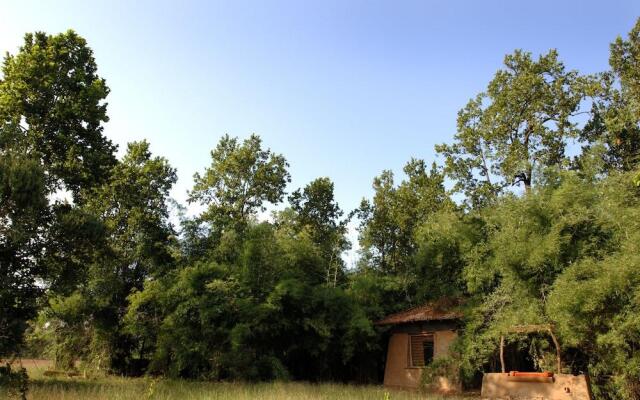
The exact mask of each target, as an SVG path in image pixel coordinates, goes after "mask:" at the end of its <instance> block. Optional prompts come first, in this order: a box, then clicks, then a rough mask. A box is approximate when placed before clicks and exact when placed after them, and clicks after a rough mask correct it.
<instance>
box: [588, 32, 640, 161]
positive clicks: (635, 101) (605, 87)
mask: <svg viewBox="0 0 640 400" xmlns="http://www.w3.org/2000/svg"><path fill="white" fill-rule="evenodd" d="M609 65H610V66H611V71H609V72H606V73H604V74H602V75H601V76H600V83H601V85H600V88H599V89H600V90H599V91H598V92H597V93H596V96H595V101H594V103H593V107H592V117H591V119H590V121H589V123H588V124H587V125H586V126H585V129H584V130H583V132H582V139H583V140H584V141H586V142H587V145H586V146H585V147H587V148H588V147H591V146H593V145H594V144H598V143H602V144H604V145H605V146H606V152H605V154H604V155H605V160H604V161H605V167H606V168H607V169H610V170H611V169H613V170H622V171H630V170H633V169H635V168H637V166H638V165H639V163H640V72H639V71H640V19H638V21H637V22H636V25H635V26H634V27H633V29H632V30H631V32H629V37H628V39H627V40H624V39H623V38H622V37H618V38H617V39H616V41H615V42H613V43H612V44H611V53H610V57H609Z"/></svg>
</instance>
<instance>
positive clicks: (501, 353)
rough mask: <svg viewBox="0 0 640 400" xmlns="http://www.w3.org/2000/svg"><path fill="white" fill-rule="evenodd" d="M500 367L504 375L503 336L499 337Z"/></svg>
mask: <svg viewBox="0 0 640 400" xmlns="http://www.w3.org/2000/svg"><path fill="white" fill-rule="evenodd" d="M500 367H501V369H502V373H503V374H504V372H505V371H504V335H501V336H500Z"/></svg>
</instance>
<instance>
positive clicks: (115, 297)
mask: <svg viewBox="0 0 640 400" xmlns="http://www.w3.org/2000/svg"><path fill="white" fill-rule="evenodd" d="M175 181H176V173H175V170H174V169H173V168H172V167H171V166H170V165H169V164H168V162H167V160H166V159H164V158H161V157H153V156H152V154H151V152H150V151H149V143H147V142H146V141H143V142H134V143H130V144H129V145H128V150H127V153H126V154H125V156H124V157H123V159H122V161H120V162H119V163H118V164H117V165H116V166H115V167H113V169H112V174H111V177H110V179H109V181H107V182H106V183H105V184H103V185H102V186H100V187H98V188H96V189H94V190H93V191H92V192H91V194H90V196H88V198H87V202H86V204H85V205H84V207H83V210H84V211H85V212H87V213H89V215H94V216H96V217H97V218H99V222H100V224H101V225H102V227H101V229H102V232H103V236H102V239H101V240H95V241H93V242H92V243H93V248H92V250H93V251H92V252H91V251H89V252H88V253H87V255H88V257H87V258H84V261H86V262H88V265H87V266H86V267H85V268H86V272H85V273H84V274H83V275H82V276H81V277H80V279H79V281H77V282H76V283H75V286H74V287H73V289H74V290H73V291H72V292H70V293H69V291H68V290H67V291H66V292H63V293H58V294H57V296H56V295H55V294H56V293H52V301H51V302H50V315H51V316H52V318H54V319H56V320H58V321H61V324H59V326H60V327H61V328H62V329H61V330H59V332H58V336H59V342H58V344H59V347H60V350H59V351H58V352H57V353H58V354H59V356H60V357H61V358H62V359H63V360H64V362H61V364H62V365H63V366H67V367H68V366H71V365H72V363H71V362H72V361H73V357H78V356H82V357H84V358H85V359H87V360H88V361H93V362H95V363H96V364H97V366H98V365H99V367H100V368H107V369H114V370H116V371H120V372H134V371H132V369H134V368H135V365H133V363H135V360H134V358H135V357H136V356H137V354H139V353H140V352H143V351H144V350H145V349H144V346H145V344H144V343H138V342H136V341H135V340H134V338H131V337H130V336H129V335H127V334H126V332H124V330H123V327H122V319H123V317H124V315H125V313H126V310H127V306H128V300H127V297H128V296H129V295H130V294H131V293H132V292H133V291H134V290H142V289H143V284H144V282H145V281H146V280H148V279H153V278H157V277H159V276H162V275H163V274H165V273H167V272H168V271H170V270H171V269H172V267H173V265H174V258H173V257H174V254H173V253H174V250H173V249H175V248H177V245H176V243H175V241H176V240H175V233H174V231H173V228H172V226H171V225H170V223H169V212H168V196H169V190H170V189H171V187H172V185H173V183H174V182H175ZM74 226H76V225H74V224H70V227H74ZM63 233H64V232H63ZM71 235H72V237H75V235H74V234H71ZM79 243H80V244H81V243H82V242H81V241H80V242H79ZM62 248H64V247H62ZM72 254H73V253H72ZM51 256H52V257H54V256H58V257H57V258H58V259H60V260H61V261H60V262H61V263H63V262H64V260H65V259H67V258H68V254H62V255H58V254H52V255H51ZM87 328H90V329H88V330H87ZM74 335H75V337H74ZM83 346H84V347H83ZM78 347H81V348H82V349H83V350H82V351H78ZM69 353H72V354H71V356H69ZM134 353H135V354H134ZM65 364H66V365H65Z"/></svg>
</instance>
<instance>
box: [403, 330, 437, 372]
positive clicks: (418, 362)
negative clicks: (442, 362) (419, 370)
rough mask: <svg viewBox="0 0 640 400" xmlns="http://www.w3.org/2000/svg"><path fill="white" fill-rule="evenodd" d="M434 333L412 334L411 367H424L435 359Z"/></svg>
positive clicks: (410, 346) (410, 347) (410, 348)
mask: <svg viewBox="0 0 640 400" xmlns="http://www.w3.org/2000/svg"><path fill="white" fill-rule="evenodd" d="M433 353H434V347H433V335H414V336H410V343H409V360H410V362H411V364H410V367H424V366H425V365H429V364H430V363H431V361H433Z"/></svg>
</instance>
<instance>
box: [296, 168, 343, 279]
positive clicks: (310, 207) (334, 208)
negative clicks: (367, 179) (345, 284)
mask: <svg viewBox="0 0 640 400" xmlns="http://www.w3.org/2000/svg"><path fill="white" fill-rule="evenodd" d="M289 203H290V204H291V209H292V210H293V212H294V213H295V217H294V219H295V222H294V224H295V229H296V231H297V232H298V233H299V232H302V231H303V230H306V231H307V232H308V233H309V235H310V238H311V240H312V241H313V243H314V244H315V245H316V246H318V247H319V248H320V249H321V252H322V256H323V258H324V260H325V262H326V267H325V271H326V274H325V275H326V277H325V282H326V283H327V284H329V283H331V282H332V281H333V285H334V286H335V285H336V281H337V279H338V276H339V275H340V276H342V275H344V265H343V261H342V258H341V256H342V253H343V252H344V251H345V250H347V249H348V248H349V245H350V244H349V242H348V241H347V239H346V237H345V234H346V231H347V227H346V225H347V223H348V221H349V220H348V219H344V220H341V217H342V215H343V214H344V213H343V211H342V210H341V209H340V206H339V205H338V204H337V203H336V202H335V200H334V195H333V182H331V180H330V179H329V178H318V179H316V180H314V181H312V182H310V183H309V184H308V185H307V186H305V187H304V189H302V190H301V189H298V190H296V191H294V192H293V193H292V194H291V195H290V196H289Z"/></svg>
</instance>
